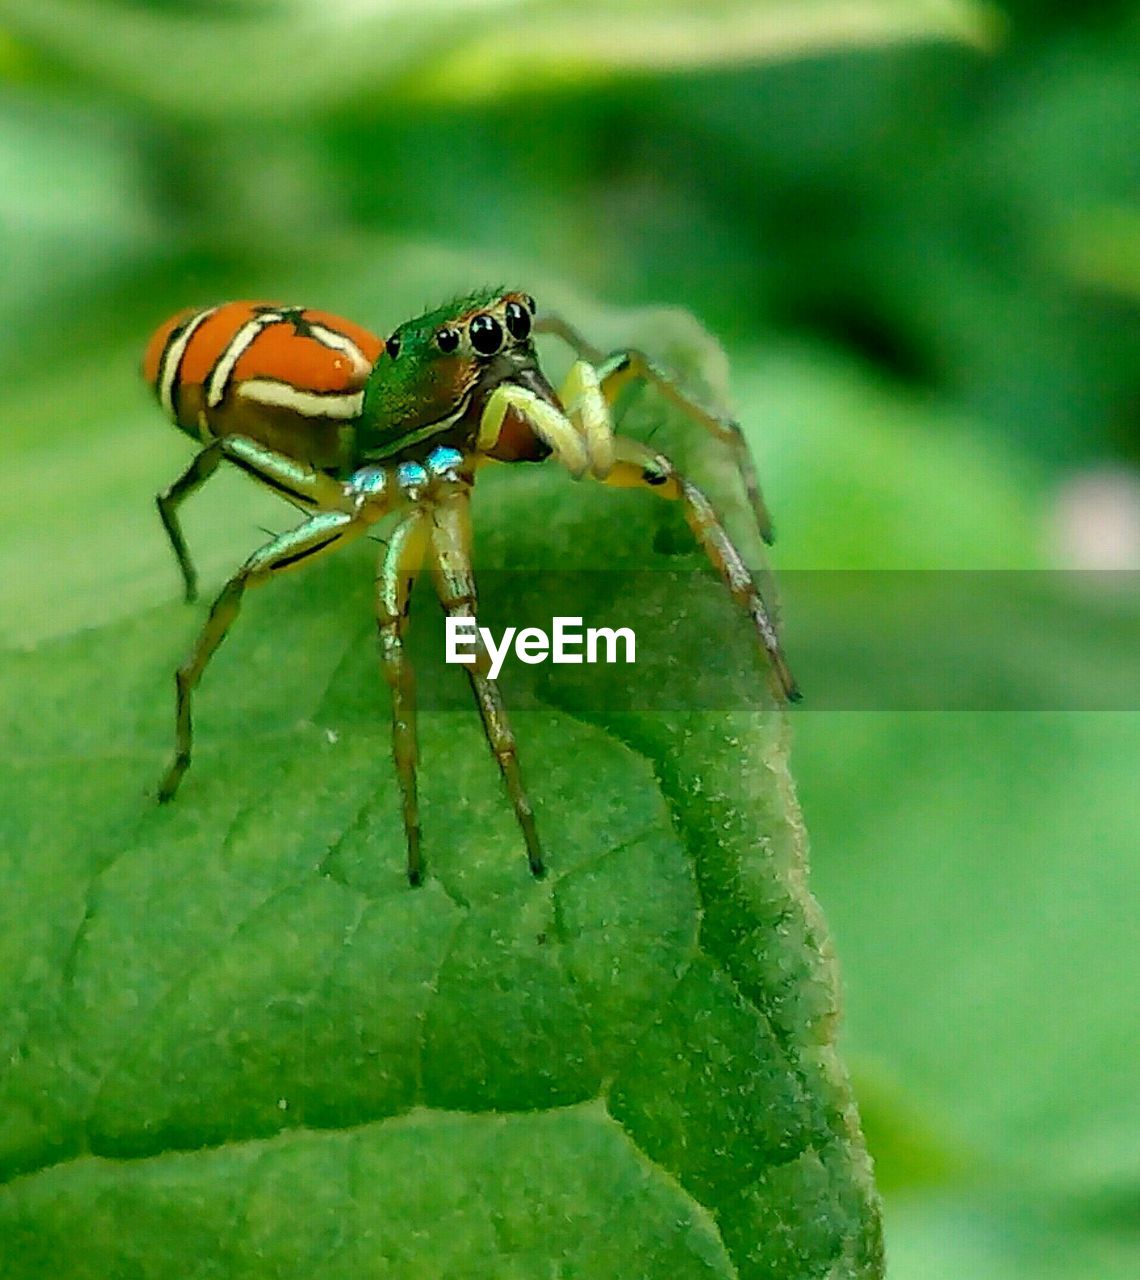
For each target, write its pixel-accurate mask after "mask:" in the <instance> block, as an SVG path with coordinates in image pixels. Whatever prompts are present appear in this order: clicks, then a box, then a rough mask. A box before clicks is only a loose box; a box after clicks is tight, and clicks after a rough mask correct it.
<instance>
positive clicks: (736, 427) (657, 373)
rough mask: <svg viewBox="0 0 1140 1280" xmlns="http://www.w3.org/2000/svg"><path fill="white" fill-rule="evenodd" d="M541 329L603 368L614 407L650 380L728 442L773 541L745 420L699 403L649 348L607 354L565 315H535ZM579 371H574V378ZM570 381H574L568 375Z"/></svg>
mask: <svg viewBox="0 0 1140 1280" xmlns="http://www.w3.org/2000/svg"><path fill="white" fill-rule="evenodd" d="M534 328H535V332H536V333H549V334H553V335H554V336H555V337H558V338H561V339H562V341H563V342H565V343H566V344H567V345H568V346H569V347H571V348H572V349H573V350H574V351H576V352H577V354H578V355H579V357H580V358H581V359H582V360H583V361H588V362H589V364H590V365H592V366H593V367H594V368H595V369H596V370H597V381H598V384H599V386H600V388H601V393H602V395H603V397H604V398H605V401H606V403H607V404H608V405H610V406H611V407H612V406H613V404H614V403H615V401H616V400H617V398H618V396H619V395H620V394H621V392H622V391H623V390H624V389H625V388H626V387H627V386H629V385H630V383H632V382H647V383H649V384H650V385H651V386H653V387H655V388H656V390H657V391H659V392H660V393H661V395H663V396H664V397H665V399H666V400H668V401H669V403H670V404H672V405H674V406H675V407H676V408H678V409H679V410H680V411H681V412H682V413H683V414H684V415H685V416H686V417H687V418H689V420H690V421H692V422H695V423H697V424H698V425H699V426H701V427H703V428H704V429H705V430H706V431H707V432H709V434H710V435H713V436H715V437H716V438H717V439H718V440H721V441H723V442H724V443H725V444H726V445H728V447H729V449H730V451H731V452H732V458H733V461H734V462H735V463H736V469H737V472H738V473H739V475H740V480H741V483H742V484H743V486H744V491H745V493H746V494H747V496H748V504H749V506H750V507H751V508H752V515H753V518H754V520H755V521H756V529H757V532H758V533H759V534H760V536H761V538H763V540H764V541H765V542H767V543H769V544H771V542H772V538H773V534H772V519H771V516H770V515H769V513H768V507H767V504H766V503H765V501H764V496H763V494H762V493H761V492H760V482H759V479H758V478H757V475H756V465H755V463H754V462H753V460H752V453H751V451H750V450H749V448H748V442H747V440H745V438H744V433H743V431H741V429H740V423H739V422H737V421H736V420H735V419H734V418H728V417H725V416H724V415H722V414H717V413H712V412H711V411H710V410H708V409H706V408H705V407H704V406H703V405H701V404H698V402H697V401H696V400H694V399H693V398H692V397H691V396H689V395H688V394H687V393H686V392H685V391H683V390H682V388H681V385H680V383H679V382H678V381H677V379H676V378H674V377H673V376H671V375H670V374H668V373H666V372H665V371H664V370H663V369H661V368H659V367H658V366H657V365H655V364H654V363H653V362H652V361H651V360H650V359H649V357H648V356H647V355H646V354H645V353H644V352H643V351H637V350H626V351H615V352H614V353H613V354H612V355H609V356H607V355H605V354H604V353H603V352H602V351H601V350H600V349H599V348H597V347H595V346H594V345H593V344H592V343H591V342H588V341H587V340H586V338H585V337H583V335H582V334H581V333H579V332H578V330H577V329H575V328H574V327H573V325H570V324H568V323H567V322H566V321H565V320H563V319H562V317H561V316H557V315H543V316H539V317H538V318H537V319H536V320H535V324H534ZM573 377H574V371H573V370H571V378H573ZM568 381H569V380H568Z"/></svg>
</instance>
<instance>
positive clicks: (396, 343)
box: [384, 333, 400, 360]
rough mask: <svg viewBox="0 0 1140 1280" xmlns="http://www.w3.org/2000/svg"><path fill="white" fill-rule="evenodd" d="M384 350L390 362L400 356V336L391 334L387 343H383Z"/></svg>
mask: <svg viewBox="0 0 1140 1280" xmlns="http://www.w3.org/2000/svg"><path fill="white" fill-rule="evenodd" d="M384 350H385V351H387V353H388V357H389V359H391V360H395V358H396V357H397V356H398V355H399V354H400V335H399V334H398V333H394V334H392V336H391V337H390V338H389V339H388V341H387V342H385V343H384Z"/></svg>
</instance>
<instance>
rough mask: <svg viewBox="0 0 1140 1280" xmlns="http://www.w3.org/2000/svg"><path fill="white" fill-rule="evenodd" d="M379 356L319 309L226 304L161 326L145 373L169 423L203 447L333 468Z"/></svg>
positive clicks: (370, 338)
mask: <svg viewBox="0 0 1140 1280" xmlns="http://www.w3.org/2000/svg"><path fill="white" fill-rule="evenodd" d="M383 349H384V344H383V342H382V341H381V339H379V338H377V337H376V336H375V335H374V334H371V333H369V332H368V330H367V329H362V328H361V327H360V326H359V325H356V324H353V323H352V322H351V321H348V320H342V319H341V318H340V317H339V316H334V315H330V314H329V313H328V312H325V311H313V310H310V309H308V308H305V307H281V306H277V305H275V304H273V303H262V302H227V303H223V304H222V305H221V306H217V307H210V308H207V309H205V310H200V311H183V312H180V313H179V314H178V315H176V316H173V317H172V318H171V319H169V320H168V321H167V322H166V323H165V324H163V325H162V326H161V327H160V328H159V329H158V330H157V331H156V332H155V333H154V335H153V336H152V338H151V340H150V342H149V344H148V346H147V349H146V354H145V356H144V358H143V374H144V376H145V377H146V379H147V381H148V382H149V383H150V384H151V386H152V387H153V388H154V391H155V394H156V396H157V397H158V400H159V403H160V404H161V405H162V406H163V408H164V410H165V411H166V413H167V414H168V416H169V417H170V418H171V419H172V420H173V421H174V423H175V424H176V425H177V426H179V427H180V428H181V429H182V430H183V431H185V432H187V434H189V435H192V436H194V437H195V438H196V439H198V440H201V441H202V442H203V443H206V442H208V441H210V440H212V439H215V438H216V437H219V436H230V435H241V436H246V437H248V438H249V439H251V440H256V441H258V442H259V443H260V444H264V445H265V446H267V447H268V448H270V449H275V450H277V451H278V452H280V453H283V454H286V455H287V456H288V457H290V458H294V459H296V460H297V461H300V462H307V463H310V464H311V465H313V466H316V467H320V468H322V469H323V468H335V467H336V466H338V465H339V464H340V462H341V461H342V459H343V457H344V454H345V449H344V444H343V441H344V436H345V430H346V428H349V429H351V427H352V425H353V424H354V423H355V420H356V419H357V418H358V417H359V415H360V410H361V405H362V403H363V393H364V384H365V382H366V381H367V380H368V375H369V374H370V373H371V371H372V366H373V364H374V363H375V362H376V360H377V359H378V358H379V356H380V353H381V352H382V351H383Z"/></svg>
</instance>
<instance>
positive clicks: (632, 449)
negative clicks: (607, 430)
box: [599, 436, 800, 702]
mask: <svg viewBox="0 0 1140 1280" xmlns="http://www.w3.org/2000/svg"><path fill="white" fill-rule="evenodd" d="M614 447H615V453H616V460H615V462H614V465H613V467H612V469H611V470H610V471H609V472H608V474H607V475H606V476H604V477H599V479H600V480H601V481H602V483H603V484H608V485H614V486H616V487H618V488H638V489H650V490H652V492H653V493H655V494H657V496H658V497H660V498H669V499H671V500H673V501H675V502H680V503H681V508H682V510H683V511H684V513H685V520H686V521H687V522H688V525H689V528H690V529H691V530H692V531H693V536H694V537H695V538H696V540H697V542H698V544H699V545H700V547H701V550H702V551H704V553H705V555H706V556H707V557H708V559H709V562H710V563H711V564H712V566H713V568H715V569H716V571H717V573H719V574H720V577H721V581H722V582H723V583H724V585H725V586H726V587H727V588H728V590H729V593H730V595H731V596H732V598H733V599H734V600H735V601H736V602H737V604H739V605H740V606H741V607H742V608H743V609H744V610H745V611H746V612H747V614H748V616H749V617H750V618H751V619H752V625H753V626H754V627H755V629H756V635H757V638H758V639H759V641H760V644H761V646H762V648H763V649H764V652H765V654H766V655H767V657H768V661H769V663H770V664H771V669H772V671H773V672H774V673H775V676H776V680H777V681H778V683H779V686H780V691H781V692H782V693H783V695H784V697H785V698H787V699H788V701H789V702H798V701H799V698H800V692H799V689H798V688H797V687H796V682H795V680H794V678H793V676H792V673H791V670H790V669H789V667H788V664H787V660H786V659H785V658H784V654H783V651H782V649H781V648H780V641H779V637H778V636H777V634H776V627H775V624H774V623H773V621H772V617H771V615H770V614H769V613H768V609H767V606H766V605H765V603H764V598H763V597H762V596H761V595H760V592H759V591H758V590H757V588H756V584H755V582H754V581H753V580H752V574H751V572H750V570H749V568H748V566H747V565H746V564H745V563H744V557H743V556H742V555H741V554H740V552H739V551H738V550H737V548H736V544H735V543H734V542H733V541H732V539H731V538H730V537H729V536H728V530H727V529H725V527H724V524H723V523H722V522H721V519H720V517H719V516H718V515H717V512H716V508H715V507H714V506H713V504H712V503H711V502H710V501H709V499H708V498H707V497H706V495H705V493H704V492H703V491H702V490H701V489H698V488H697V486H696V485H695V484H693V483H692V481H690V480H687V479H686V478H685V477H684V476H683V475H682V474H681V473H680V472H679V471H678V470H677V468H676V467H675V466H674V465H673V464H672V463H671V462H670V461H669V459H668V458H667V457H665V455H664V454H663V453H655V452H654V451H653V450H652V449H650V448H648V447H647V446H645V445H643V444H641V443H639V442H638V441H637V440H631V439H630V438H629V437H628V436H615V438H614Z"/></svg>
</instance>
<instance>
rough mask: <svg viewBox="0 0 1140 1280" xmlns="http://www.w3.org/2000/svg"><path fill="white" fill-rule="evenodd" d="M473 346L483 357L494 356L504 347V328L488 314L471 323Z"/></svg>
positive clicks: (482, 314)
mask: <svg viewBox="0 0 1140 1280" xmlns="http://www.w3.org/2000/svg"><path fill="white" fill-rule="evenodd" d="M468 332H469V333H470V334H471V345H472V346H473V347H474V348H475V350H476V351H477V352H478V353H479V354H480V355H481V356H493V355H494V354H495V352H496V351H498V350H499V348H500V347H501V346H502V345H503V326H502V325H501V324H500V323H499V322H498V321H497V320H496V319H495V317H494V316H489V315H487V314H486V312H481V313H480V314H479V315H477V316H476V317H475V318H474V319H473V320H472V321H471V327H470V328H469V330H468Z"/></svg>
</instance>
